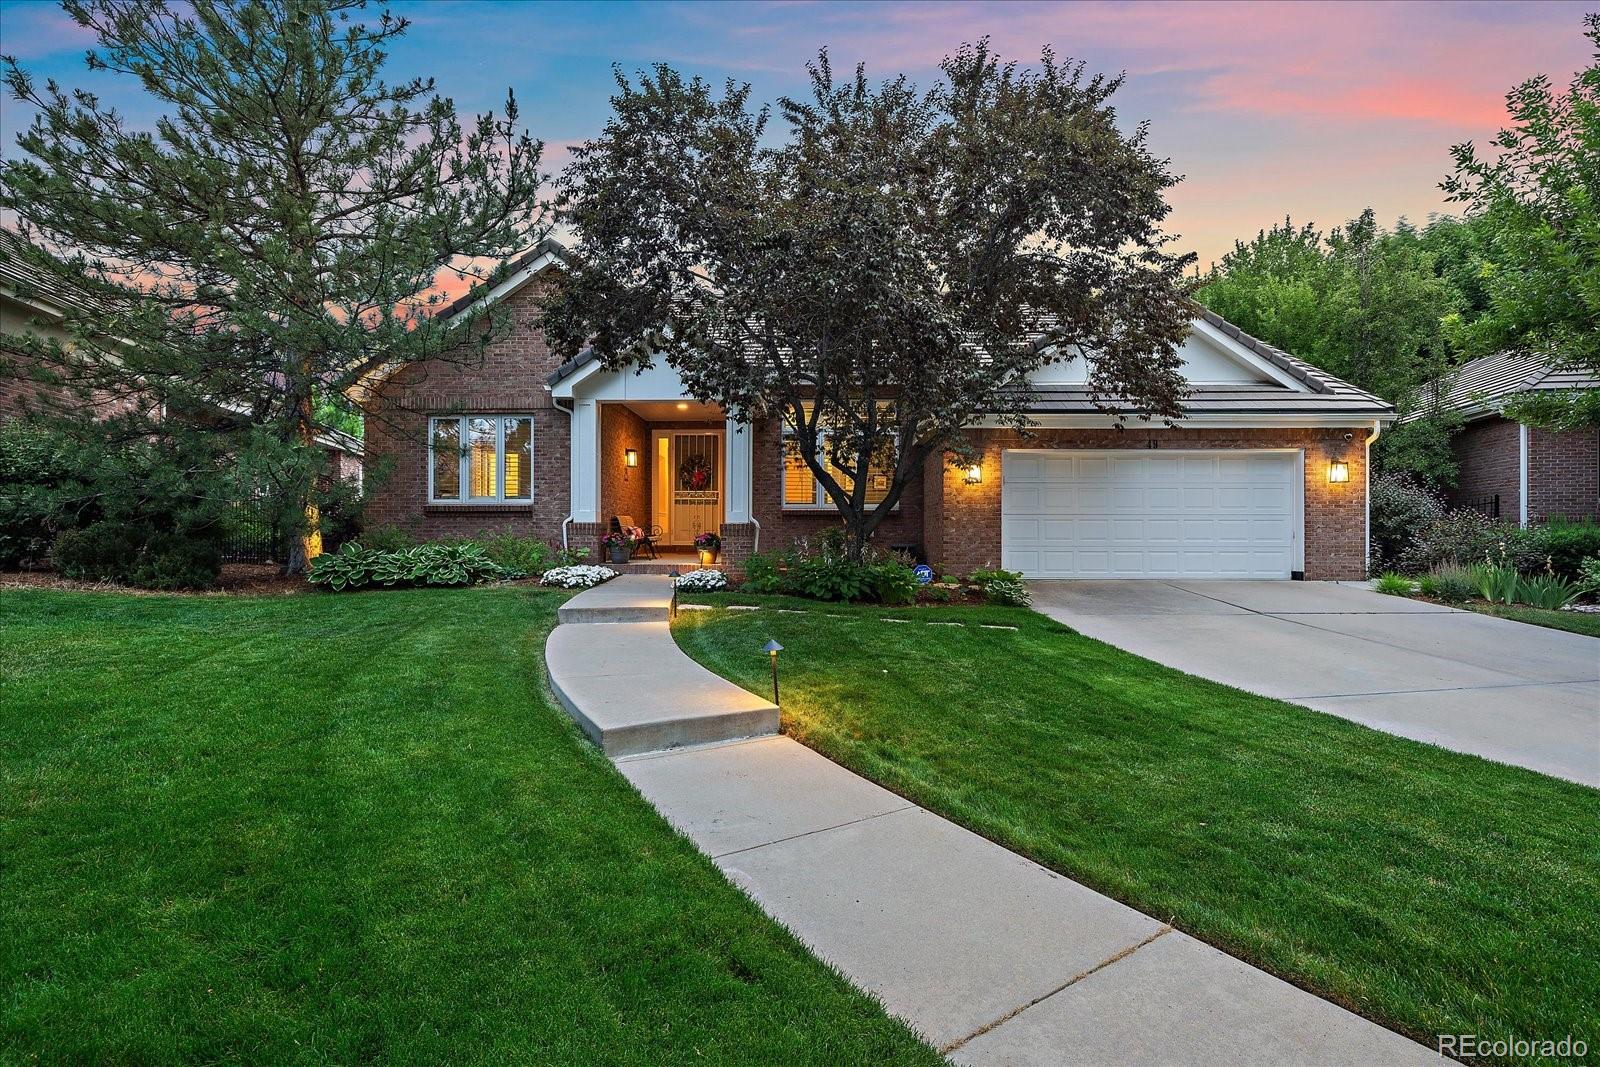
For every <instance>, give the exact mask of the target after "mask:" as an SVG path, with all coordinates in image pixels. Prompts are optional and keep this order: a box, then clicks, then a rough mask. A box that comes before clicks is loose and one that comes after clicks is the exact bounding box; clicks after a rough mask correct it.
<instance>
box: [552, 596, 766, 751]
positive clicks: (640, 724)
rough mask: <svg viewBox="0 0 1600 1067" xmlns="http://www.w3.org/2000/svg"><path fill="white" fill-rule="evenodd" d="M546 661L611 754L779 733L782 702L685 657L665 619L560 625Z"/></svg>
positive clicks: (557, 687)
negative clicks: (778, 703) (673, 638)
mask: <svg viewBox="0 0 1600 1067" xmlns="http://www.w3.org/2000/svg"><path fill="white" fill-rule="evenodd" d="M608 584H609V583H608ZM601 588H604V587H603V586H602V587H601ZM574 599H576V598H574ZM545 663H546V665H547V666H548V668H549V671H550V688H551V689H552V690H553V691H554V692H555V695H556V699H557V700H559V701H560V702H561V706H562V707H563V708H565V709H566V711H567V714H569V715H571V716H572V717H573V718H574V719H575V720H577V723H578V725H579V726H580V727H582V728H583V732H584V733H585V734H587V735H589V739H590V740H591V741H593V742H594V743H595V744H596V745H598V746H600V749H601V751H603V752H604V753H605V754H606V755H608V756H612V757H616V756H632V755H637V754H639V753H642V752H659V751H662V750H665V749H672V748H682V747H684V746H687V745H704V744H710V743H713V742H717V741H733V740H737V739H739V738H746V737H763V736H767V735H769V734H775V733H777V732H778V707H777V705H775V704H772V703H769V702H768V701H766V700H763V699H762V698H760V697H758V696H755V695H754V694H752V693H749V692H747V691H745V690H744V689H741V688H739V687H738V686H736V685H734V684H733V683H732V682H729V681H727V680H725V679H723V678H719V677H718V676H716V675H714V674H712V673H711V672H710V671H707V670H706V669H705V668H704V667H702V666H700V665H699V664H698V663H696V662H694V660H692V659H690V658H689V657H688V656H686V655H684V653H683V652H682V650H680V649H679V648H678V646H677V643H676V642H674V641H673V640H672V633H671V631H670V630H669V628H668V625H667V623H665V622H618V623H612V624H611V625H604V626H582V625H578V626H573V625H565V624H564V625H561V626H557V627H556V628H555V629H554V630H553V631H551V634H550V638H549V640H548V641H547V642H546V643H545Z"/></svg>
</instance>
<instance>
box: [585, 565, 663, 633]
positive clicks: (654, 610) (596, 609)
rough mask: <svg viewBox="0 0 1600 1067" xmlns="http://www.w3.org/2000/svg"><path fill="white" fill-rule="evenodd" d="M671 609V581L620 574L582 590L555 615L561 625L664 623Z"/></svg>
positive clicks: (655, 576) (641, 575) (646, 575)
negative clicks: (591, 587)
mask: <svg viewBox="0 0 1600 1067" xmlns="http://www.w3.org/2000/svg"><path fill="white" fill-rule="evenodd" d="M671 609H672V579H671V578H667V577H664V576H658V575H652V574H622V575H618V576H617V577H615V578H613V579H611V580H610V581H609V582H606V583H604V584H602V585H597V586H595V587H594V588H593V589H585V590H584V591H583V592H581V593H579V594H578V595H577V596H575V597H573V598H572V599H571V600H569V601H567V602H566V603H565V604H563V605H561V607H560V609H558V611H557V615H558V616H559V617H560V619H561V621H562V622H563V623H569V622H570V623H597V622H599V623H606V622H613V623H615V622H666V621H667V618H668V616H669V614H670V612H671Z"/></svg>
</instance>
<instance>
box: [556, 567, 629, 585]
mask: <svg viewBox="0 0 1600 1067" xmlns="http://www.w3.org/2000/svg"><path fill="white" fill-rule="evenodd" d="M616 576H617V572H616V571H614V570H612V569H611V568H610V567H591V566H585V565H582V564H579V565H575V566H571V567H552V568H551V569H550V570H547V571H545V572H544V576H543V577H542V578H540V579H539V582H540V583H541V584H542V585H553V586H555V587H557V588H558V589H592V588H594V587H595V586H597V585H599V584H600V583H601V582H604V581H609V580H610V579H612V578H615V577H616Z"/></svg>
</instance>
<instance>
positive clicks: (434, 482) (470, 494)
mask: <svg viewBox="0 0 1600 1067" xmlns="http://www.w3.org/2000/svg"><path fill="white" fill-rule="evenodd" d="M428 471H429V482H428V499H429V500H431V501H434V502H437V503H473V504H520V503H524V502H527V501H531V500H532V499H533V419H532V418H531V417H530V416H527V415H463V416H460V417H452V418H444V419H432V420H430V421H429V428H428Z"/></svg>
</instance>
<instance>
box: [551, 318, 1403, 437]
mask: <svg viewBox="0 0 1600 1067" xmlns="http://www.w3.org/2000/svg"><path fill="white" fill-rule="evenodd" d="M1195 318H1196V319H1197V320H1198V321H1203V322H1205V323H1206V324H1207V325H1209V326H1211V327H1213V328H1214V329H1216V330H1218V331H1220V332H1221V333H1222V334H1224V335H1225V336H1226V337H1227V338H1228V339H1229V340H1231V341H1234V342H1236V343H1237V344H1239V345H1240V346H1241V347H1242V348H1244V349H1246V350H1248V351H1249V352H1250V353H1252V354H1254V355H1255V356H1257V357H1258V358H1260V359H1263V360H1265V361H1267V362H1268V363H1270V364H1271V365H1272V366H1274V367H1276V368H1277V369H1278V370H1280V371H1282V372H1283V373H1284V374H1286V375H1288V376H1289V377H1290V378H1292V379H1293V380H1295V381H1297V382H1299V383H1300V384H1301V385H1302V386H1303V387H1304V390H1303V391H1302V390H1295V389H1291V388H1287V387H1285V386H1282V385H1278V384H1275V383H1272V382H1259V383H1253V382H1238V383H1227V384H1225V385H1198V386H1194V387H1192V388H1191V390H1190V393H1189V395H1188V397H1187V398H1186V399H1185V401H1184V405H1183V406H1184V412H1185V414H1186V415H1213V416H1216V415H1241V416H1253V415H1280V416H1281V415H1301V414H1304V415H1314V416H1319V417H1332V416H1353V417H1358V418H1385V417H1389V416H1393V415H1394V407H1393V405H1391V404H1390V403H1389V402H1388V401H1386V400H1383V399H1382V398H1381V397H1378V396H1374V395H1373V394H1372V393H1369V392H1367V391H1365V390H1363V389H1358V388H1356V387H1355V386H1353V385H1351V384H1350V383H1349V382H1346V381H1343V380H1342V379H1339V378H1335V377H1334V376H1333V375H1331V374H1329V373H1327V372H1326V371H1323V370H1320V369H1318V368H1317V367H1314V366H1312V365H1311V364H1310V363H1307V362H1306V361H1305V360H1303V359H1299V358H1297V357H1295V356H1291V355H1289V353H1287V352H1285V351H1283V350H1282V349H1280V348H1275V347H1274V346H1272V345H1269V344H1267V343H1266V342H1265V341H1261V340H1258V339H1257V338H1254V337H1251V336H1250V335H1249V334H1247V333H1245V332H1244V331H1243V330H1241V329H1239V327H1237V326H1235V325H1234V324H1233V323H1231V322H1229V321H1227V320H1226V319H1224V318H1223V317H1222V316H1221V315H1218V314H1217V313H1216V312H1214V311H1210V310H1208V309H1206V308H1203V307H1200V306H1199V305H1198V304H1196V305H1195ZM598 358H599V356H598V355H597V354H596V353H595V352H594V351H593V350H592V349H588V348H585V349H584V350H583V351H581V352H579V353H578V354H577V355H576V356H574V357H572V358H571V359H569V360H567V361H566V362H565V363H563V364H561V366H559V367H557V368H556V369H555V371H554V373H552V374H551V375H550V376H549V378H548V379H547V381H548V383H549V384H550V385H552V386H554V385H556V384H558V383H560V382H561V381H562V380H563V379H565V378H568V377H571V376H572V375H573V374H575V373H577V372H578V371H579V370H582V369H583V368H584V367H586V366H588V365H589V364H590V363H593V362H595V361H596V360H597V359H598ZM1034 394H1035V396H1034V402H1033V405H1032V407H1031V408H1030V409H1029V410H1030V411H1031V412H1032V413H1034V414H1040V415H1073V414H1084V415H1095V414H1101V413H1103V410H1104V409H1103V408H1102V407H1101V406H1099V405H1097V404H1096V403H1095V402H1094V400H1093V398H1092V397H1091V395H1090V393H1089V391H1088V389H1087V388H1085V387H1084V386H1081V385H1078V386H1075V385H1044V386H1035V387H1034ZM1113 406H1114V407H1115V405H1113ZM1126 410H1127V412H1128V413H1129V414H1134V413H1136V409H1134V408H1132V407H1131V406H1130V407H1128V408H1127V409H1126Z"/></svg>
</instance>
